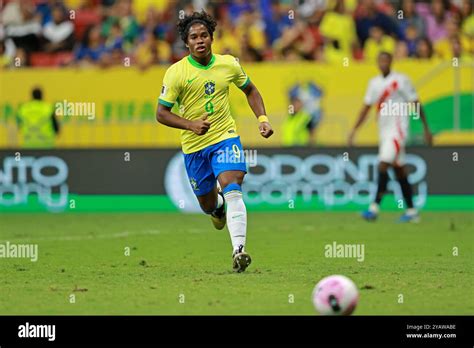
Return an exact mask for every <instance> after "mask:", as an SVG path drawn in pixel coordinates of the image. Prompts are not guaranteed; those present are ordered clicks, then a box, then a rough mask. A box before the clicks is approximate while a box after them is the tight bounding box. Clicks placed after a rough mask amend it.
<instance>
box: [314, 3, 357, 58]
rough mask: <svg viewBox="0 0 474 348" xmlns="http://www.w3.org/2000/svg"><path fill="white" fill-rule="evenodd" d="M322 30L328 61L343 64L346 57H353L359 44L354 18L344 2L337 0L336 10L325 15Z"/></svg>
mask: <svg viewBox="0 0 474 348" xmlns="http://www.w3.org/2000/svg"><path fill="white" fill-rule="evenodd" d="M320 30H321V35H322V36H323V37H324V42H325V46H324V54H325V57H326V59H327V61H330V62H341V60H342V58H344V57H352V52H353V49H355V46H356V42H357V40H356V30H355V24H354V21H353V19H352V17H351V16H350V15H349V14H347V13H346V10H345V5H344V0H337V1H336V4H335V7H334V10H333V11H329V12H327V13H326V14H325V15H324V17H323V19H322V21H321V26H320Z"/></svg>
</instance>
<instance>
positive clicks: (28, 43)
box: [2, 0, 41, 65]
mask: <svg viewBox="0 0 474 348" xmlns="http://www.w3.org/2000/svg"><path fill="white" fill-rule="evenodd" d="M2 20H3V23H4V25H5V26H6V29H5V35H6V36H7V37H9V38H11V39H12V40H13V42H14V44H15V46H16V47H17V48H21V49H23V50H24V51H25V53H26V55H27V56H28V55H29V54H30V53H31V52H34V51H38V50H39V49H40V34H41V22H40V16H39V15H36V12H35V5H34V3H33V1H31V0H22V1H18V0H17V1H12V2H9V3H8V4H6V6H5V9H4V10H3V12H2ZM22 65H24V64H22Z"/></svg>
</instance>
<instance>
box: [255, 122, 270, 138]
mask: <svg viewBox="0 0 474 348" xmlns="http://www.w3.org/2000/svg"><path fill="white" fill-rule="evenodd" d="M258 129H259V130H260V134H261V135H262V137H264V138H269V137H270V136H271V135H272V134H273V129H272V126H271V125H270V123H268V122H261V123H260V124H259V125H258Z"/></svg>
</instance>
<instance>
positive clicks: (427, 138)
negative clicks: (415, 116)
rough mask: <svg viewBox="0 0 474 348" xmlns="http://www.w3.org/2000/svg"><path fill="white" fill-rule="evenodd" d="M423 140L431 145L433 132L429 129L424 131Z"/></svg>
mask: <svg viewBox="0 0 474 348" xmlns="http://www.w3.org/2000/svg"><path fill="white" fill-rule="evenodd" d="M425 142H426V145H428V146H431V145H433V134H431V132H430V131H426V132H425Z"/></svg>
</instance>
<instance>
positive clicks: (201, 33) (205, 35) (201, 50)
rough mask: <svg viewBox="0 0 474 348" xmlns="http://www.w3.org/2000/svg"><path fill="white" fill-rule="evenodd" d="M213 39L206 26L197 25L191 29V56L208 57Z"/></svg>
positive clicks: (189, 43) (189, 38)
mask: <svg viewBox="0 0 474 348" xmlns="http://www.w3.org/2000/svg"><path fill="white" fill-rule="evenodd" d="M211 44H212V39H211V35H209V32H208V31H207V28H206V26H205V25H204V24H201V23H196V24H193V25H192V26H191V28H189V33H188V47H189V52H190V53H191V55H193V56H194V57H197V58H204V57H207V56H208V55H209V54H210V52H211Z"/></svg>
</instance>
